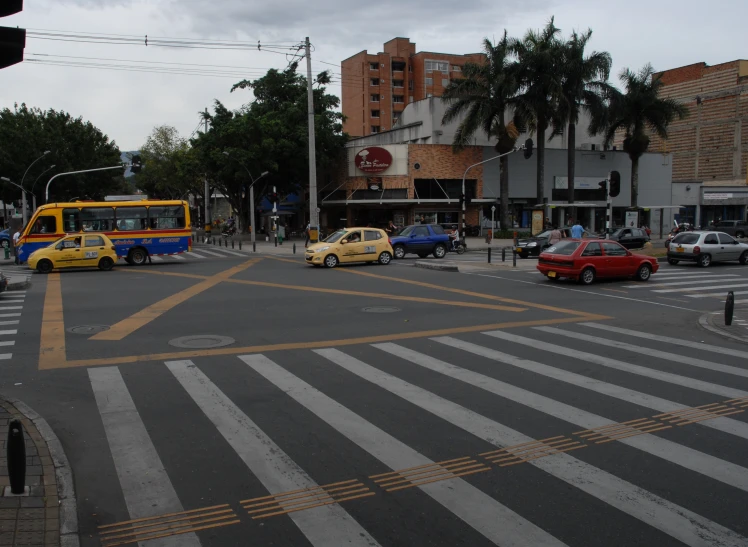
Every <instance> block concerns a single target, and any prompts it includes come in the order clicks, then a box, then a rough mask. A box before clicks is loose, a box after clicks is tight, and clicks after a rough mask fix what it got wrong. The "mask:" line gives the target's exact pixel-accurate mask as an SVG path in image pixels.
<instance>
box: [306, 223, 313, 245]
mask: <svg viewBox="0 0 748 547" xmlns="http://www.w3.org/2000/svg"><path fill="white" fill-rule="evenodd" d="M311 229H312V223H311V222H307V223H306V230H304V231H305V232H306V241H305V242H304V248H305V249H306V247H307V245H309V231H310V230H311Z"/></svg>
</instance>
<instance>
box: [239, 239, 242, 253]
mask: <svg viewBox="0 0 748 547" xmlns="http://www.w3.org/2000/svg"><path fill="white" fill-rule="evenodd" d="M239 250H240V251H241V250H242V240H241V239H240V240H239Z"/></svg>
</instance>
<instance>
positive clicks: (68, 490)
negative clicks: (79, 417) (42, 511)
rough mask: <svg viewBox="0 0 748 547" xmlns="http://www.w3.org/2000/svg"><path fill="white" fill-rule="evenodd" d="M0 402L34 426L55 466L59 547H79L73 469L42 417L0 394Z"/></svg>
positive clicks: (22, 404)
mask: <svg viewBox="0 0 748 547" xmlns="http://www.w3.org/2000/svg"><path fill="white" fill-rule="evenodd" d="M1 396H2V398H3V399H5V400H6V401H8V402H9V403H10V404H12V405H13V406H14V407H16V409H17V410H18V411H19V412H20V413H21V414H23V415H24V416H25V417H26V418H28V419H29V420H30V421H31V423H33V424H34V426H35V427H36V429H37V430H38V431H39V433H40V434H41V436H42V439H44V442H46V443H47V448H48V449H49V455H50V457H51V458H52V463H53V464H54V466H55V477H56V479H57V493H58V495H59V500H60V546H61V547H79V546H80V539H79V538H78V504H77V503H76V499H75V486H74V484H73V470H72V469H71V467H70V463H69V462H68V458H67V456H66V455H65V450H64V449H63V448H62V443H60V439H58V438H57V435H55V432H54V431H52V428H51V427H50V426H49V424H48V423H47V420H45V419H44V418H42V417H41V416H40V415H39V414H37V413H36V411H34V410H33V409H32V408H31V407H29V406H28V405H27V404H26V403H24V402H22V401H19V400H18V399H15V398H13V397H7V396H5V395H1Z"/></svg>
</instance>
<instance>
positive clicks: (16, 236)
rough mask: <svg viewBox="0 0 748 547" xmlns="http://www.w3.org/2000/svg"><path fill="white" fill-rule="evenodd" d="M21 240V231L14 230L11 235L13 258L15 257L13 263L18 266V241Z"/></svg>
mask: <svg viewBox="0 0 748 547" xmlns="http://www.w3.org/2000/svg"><path fill="white" fill-rule="evenodd" d="M19 239H21V231H20V230H16V233H15V234H13V256H14V257H15V261H14V262H15V263H16V264H18V240H19Z"/></svg>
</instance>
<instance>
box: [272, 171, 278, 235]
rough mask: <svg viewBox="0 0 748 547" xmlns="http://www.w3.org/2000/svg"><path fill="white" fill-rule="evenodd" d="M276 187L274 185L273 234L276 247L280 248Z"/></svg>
mask: <svg viewBox="0 0 748 547" xmlns="http://www.w3.org/2000/svg"><path fill="white" fill-rule="evenodd" d="M276 196H277V194H276V190H275V185H273V233H274V234H275V246H276V247H277V246H278V202H277V201H275V200H276Z"/></svg>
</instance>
